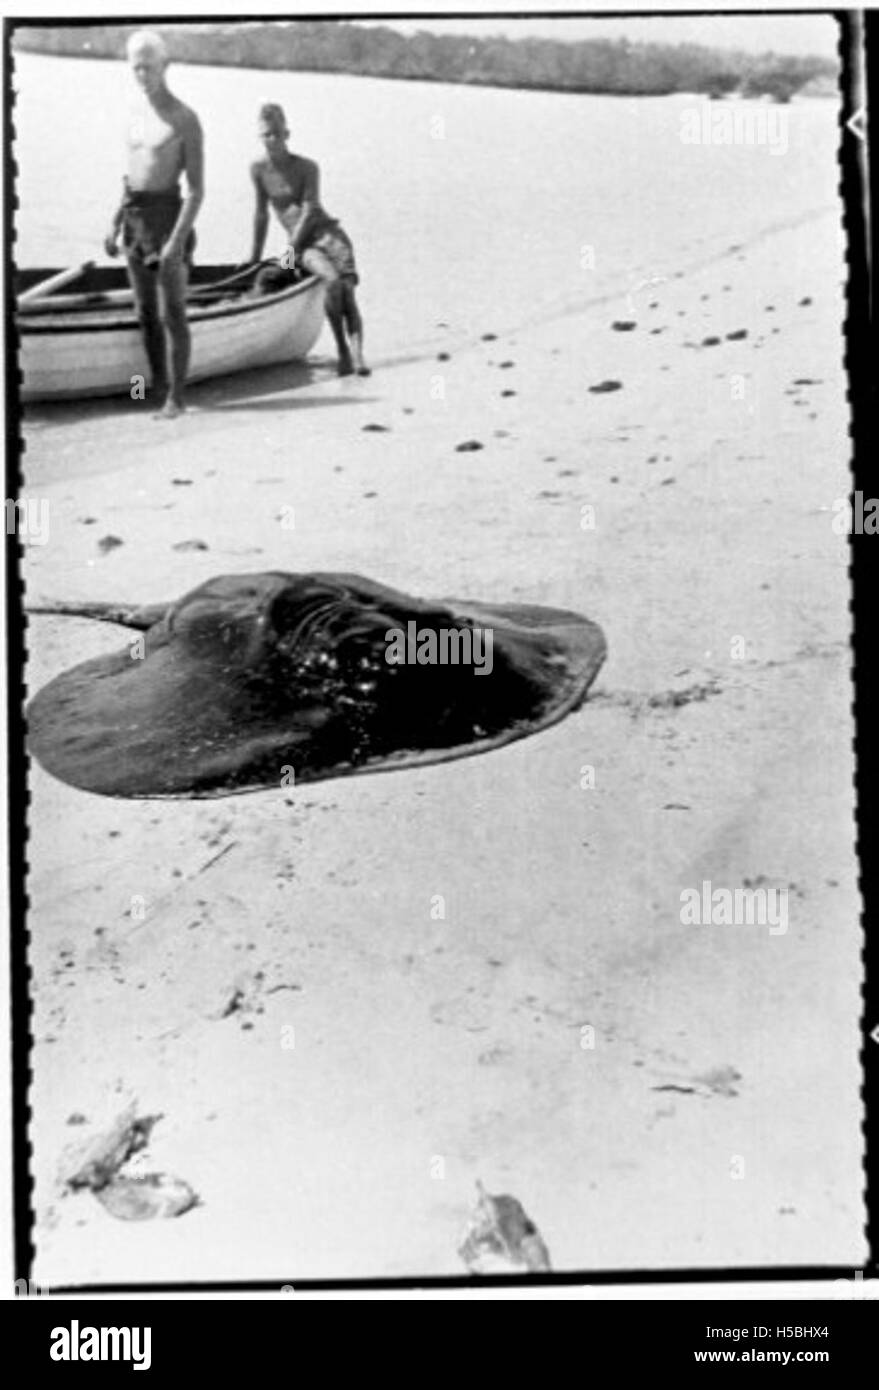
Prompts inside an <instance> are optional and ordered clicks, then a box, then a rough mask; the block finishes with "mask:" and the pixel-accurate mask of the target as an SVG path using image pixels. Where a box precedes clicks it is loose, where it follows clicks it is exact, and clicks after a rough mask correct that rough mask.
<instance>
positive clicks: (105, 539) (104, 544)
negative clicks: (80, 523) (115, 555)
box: [98, 536, 125, 555]
mask: <svg viewBox="0 0 879 1390" xmlns="http://www.w3.org/2000/svg"><path fill="white" fill-rule="evenodd" d="M124 544H125V542H124V541H123V540H120V539H119V537H118V536H102V537H101V539H100V540H99V541H98V549H99V550H100V552H101V554H102V555H109V553H110V551H111V550H116V548H117V547H118V546H120V545H124Z"/></svg>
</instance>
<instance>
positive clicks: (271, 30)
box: [14, 21, 836, 101]
mask: <svg viewBox="0 0 879 1390" xmlns="http://www.w3.org/2000/svg"><path fill="white" fill-rule="evenodd" d="M136 27H137V26H135V25H127V26H123V25H101V26H91V25H89V26H84V27H79V26H77V27H73V26H70V27H62V26H57V27H56V26H51V27H49V26H33V27H30V26H16V28H15V32H14V45H15V47H16V48H18V49H20V50H23V51H29V52H36V53H51V54H58V55H64V56H67V57H90V58H120V57H121V56H122V55H123V53H124V49H125V40H126V39H127V37H128V35H129V34H130V33H132V32H133V31H134V29H135V28H136ZM162 33H163V35H164V37H165V38H166V40H167V42H168V45H169V48H170V49H171V53H172V55H173V57H174V58H175V59H176V60H177V61H179V62H183V63H212V64H217V65H219V66H235V67H248V68H270V69H284V70H286V71H301V72H344V73H351V74H358V75H360V76H369V77H397V78H414V79H420V80H423V81H431V82H466V83H475V84H480V85H483V86H492V87H525V88H527V87H531V88H535V89H541V90H544V91H547V90H549V91H562V92H595V93H611V94H616V95H620V96H663V95H667V94H669V93H672V92H697V93H702V94H704V95H708V96H712V97H721V96H725V95H727V94H728V93H731V92H736V91H737V92H741V93H742V94H743V95H745V96H764V95H766V96H770V97H772V98H774V99H775V100H776V101H788V100H789V99H790V97H791V96H793V95H794V93H796V92H798V91H800V90H801V89H802V88H803V87H805V86H806V85H807V84H808V83H810V82H814V81H816V80H817V81H818V82H819V83H820V82H821V81H823V82H824V83H826V84H829V83H830V82H831V81H832V80H833V79H834V78H835V75H836V70H835V66H834V64H833V63H832V62H831V61H829V60H827V59H824V58H800V57H790V56H784V55H779V54H775V53H764V54H752V53H742V52H737V51H726V50H722V49H712V48H704V47H702V46H701V45H698V44H689V43H687V44H663V43H630V42H629V40H628V39H586V40H581V41H579V42H574V43H569V42H561V41H559V40H556V39H545V38H524V37H523V38H521V39H510V38H506V37H501V36H498V37H493V38H469V37H467V36H466V35H461V34H432V33H428V32H427V31H425V30H421V31H419V32H418V33H416V34H412V35H410V36H406V35H403V34H399V33H397V32H396V31H395V30H393V29H388V28H384V27H378V28H363V27H361V26H359V25H357V24H346V23H342V22H336V21H319V22H312V23H305V22H302V21H299V22H288V23H283V22H277V23H254V24H179V25H178V24H169V25H163V26H162Z"/></svg>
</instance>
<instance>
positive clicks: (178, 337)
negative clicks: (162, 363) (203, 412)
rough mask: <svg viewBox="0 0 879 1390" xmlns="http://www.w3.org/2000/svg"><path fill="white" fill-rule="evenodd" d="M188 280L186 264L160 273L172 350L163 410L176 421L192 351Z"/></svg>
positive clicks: (168, 265) (171, 265)
mask: <svg viewBox="0 0 879 1390" xmlns="http://www.w3.org/2000/svg"><path fill="white" fill-rule="evenodd" d="M188 281H189V271H188V268H187V265H186V262H185V261H171V262H169V263H165V264H163V265H162V266H161V268H160V270H159V291H160V296H161V308H162V321H163V324H164V330H165V332H167V334H168V339H169V342H170V347H171V353H170V363H171V371H170V376H169V380H168V397H167V400H166V401H165V404H164V406H163V407H162V410H161V415H162V418H163V419H165V420H173V419H175V418H176V417H177V416H178V415H181V414H182V413H183V411H184V410H185V409H186V403H185V401H184V399H183V393H184V390H185V388H186V377H187V374H188V372H189V358H190V354H191V351H192V335H191V333H190V331H189V322H188V320H187V318H186V288H187V284H188Z"/></svg>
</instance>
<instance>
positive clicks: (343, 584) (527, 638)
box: [27, 573, 606, 798]
mask: <svg viewBox="0 0 879 1390" xmlns="http://www.w3.org/2000/svg"><path fill="white" fill-rule="evenodd" d="M29 611H30V612H32V613H40V612H42V613H64V614H70V615H74V616H78V617H88V618H96V619H99V620H102V621H106V622H113V623H119V624H122V625H124V626H127V627H129V628H132V629H135V630H137V631H138V632H140V633H141V634H142V636H139V637H137V638H134V637H132V638H130V639H129V645H128V646H126V647H125V648H124V649H123V650H122V651H119V652H116V653H114V654H113V655H110V656H100V657H97V658H95V659H94V660H90V661H84V662H82V663H81V664H80V665H78V666H74V667H73V668H72V669H71V670H68V671H65V672H63V673H62V674H61V675H59V676H57V677H56V678H55V679H54V680H52V681H50V683H49V684H48V685H46V686H44V687H43V688H42V689H41V690H40V691H38V692H37V694H36V695H35V696H34V698H33V700H32V701H31V703H30V706H29V708H28V712H27V720H28V734H29V743H30V748H31V750H32V752H33V754H34V755H35V757H36V758H37V760H38V761H39V762H40V763H41V764H42V766H43V767H44V768H45V769H46V771H47V772H50V773H51V774H52V775H53V776H54V777H56V778H58V779H59V780H60V781H62V782H66V783H67V784H68V785H70V786H73V787H78V788H80V789H82V790H83V791H89V792H96V793H98V794H100V795H103V796H115V797H138V798H140V797H215V796H230V795H234V794H236V793H240V792H248V791H257V790H261V789H264V788H268V787H278V786H284V785H287V786H289V785H293V784H298V783H300V782H308V781H318V780H321V779H323V778H328V777H343V776H349V775H351V774H354V773H363V772H389V771H392V770H394V769H396V768H409V767H418V766H422V765H424V764H429V763H440V762H445V761H447V760H449V759H452V758H461V757H467V756H469V755H471V754H476V753H484V752H488V751H489V750H491V749H495V748H500V747H502V746H503V745H504V744H507V743H510V742H512V741H513V740H514V739H520V738H525V737H527V736H528V735H531V734H535V733H537V732H538V731H539V730H542V729H546V728H547V727H549V726H550V725H551V724H555V723H557V722H558V721H559V720H561V719H563V718H564V717H565V716H566V715H567V714H569V713H571V711H573V710H575V709H577V708H578V706H579V705H580V704H581V703H582V702H583V700H584V699H585V697H586V693H587V691H588V689H589V687H590V685H591V684H592V682H593V681H594V679H595V677H596V675H597V673H598V671H599V669H600V667H601V664H602V662H603V660H604V657H605V653H606V644H605V640H604V635H603V633H602V632H601V629H600V628H599V627H598V626H597V625H596V624H595V623H593V622H590V621H589V619H588V618H584V617H582V616H581V615H580V614H578V613H570V612H566V611H563V610H559V609H554V608H542V607H536V606H533V605H528V604H519V603H511V604H489V603H471V602H468V601H464V600H457V599H449V600H443V601H441V602H426V601H424V600H422V599H418V598H413V597H411V596H409V595H408V594H404V593H400V592H398V591H397V590H394V589H389V588H386V587H385V586H384V585H382V584H378V583H375V582H373V581H372V580H370V579H364V578H361V577H360V576H358V575H353V574H320V573H307V574H283V573H268V574H242V575H223V576H219V577H217V578H215V579H211V580H208V582H207V583H205V584H202V585H201V586H200V587H199V588H197V589H193V590H192V591H191V592H190V593H188V594H185V595H184V597H183V598H181V599H179V600H178V601H177V602H176V603H171V604H157V605H148V606H142V607H136V606H126V605H124V604H112V603H70V602H59V603H54V604H43V605H39V606H34V607H31V608H30V609H29ZM453 630H454V631H456V632H457V633H458V634H459V638H458V640H457V642H456V644H452V643H446V645H445V647H443V646H442V645H441V644H439V639H438V641H437V642H433V641H432V639H431V638H430V634H431V633H434V634H442V633H443V632H445V633H449V632H451V631H453ZM392 633H393V634H396V635H395V636H393V637H392V636H391V634H392ZM401 634H405V636H406V641H405V643H403V642H401V638H400V635H401ZM416 641H417V645H416ZM394 644H396V645H394ZM468 647H469V649H470V655H471V660H470V661H469V663H467V662H465V661H464V660H461V659H460V658H461V657H462V656H466V654H467V650H468ZM392 649H393V651H392ZM431 651H433V654H434V660H433V662H431V661H430V660H429V658H430V655H431ZM443 651H445V654H446V657H447V660H446V661H445V662H443V661H442V660H440V659H439V656H440V655H441V654H442V652H443ZM489 652H490V654H491V661H490V662H489V661H488V660H487V655H488V653H489ZM392 654H393V657H394V659H393V660H391V659H390V657H391V655H392ZM455 657H458V658H459V659H458V660H455ZM478 657H481V662H482V666H481V669H480V666H479V665H478V664H477V658H478ZM422 658H423V660H422Z"/></svg>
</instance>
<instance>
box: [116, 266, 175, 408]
mask: <svg viewBox="0 0 879 1390" xmlns="http://www.w3.org/2000/svg"><path fill="white" fill-rule="evenodd" d="M126 259H127V261H128V280H129V283H130V285H131V289H132V292H133V294H134V309H135V313H136V314H137V317H138V321H139V323H140V331H141V335H142V337H143V345H144V348H145V350H146V356H147V362H148V363H149V367H150V378H151V381H150V398H151V399H153V400H158V401H160V402H161V401H162V400H164V398H165V395H166V393H167V390H168V358H167V352H166V349H165V330H164V327H163V326H162V320H161V316H160V314H159V290H158V277H157V275H156V272H155V271H154V270H148V269H146V268H145V267H144V265H143V263H142V262H141V261H140V260H139V259H138V258H137V257H135V256H128V257H127V258H126Z"/></svg>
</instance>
